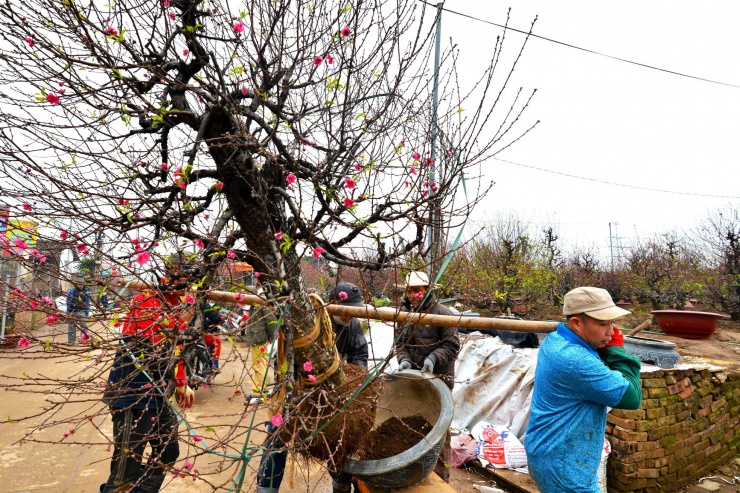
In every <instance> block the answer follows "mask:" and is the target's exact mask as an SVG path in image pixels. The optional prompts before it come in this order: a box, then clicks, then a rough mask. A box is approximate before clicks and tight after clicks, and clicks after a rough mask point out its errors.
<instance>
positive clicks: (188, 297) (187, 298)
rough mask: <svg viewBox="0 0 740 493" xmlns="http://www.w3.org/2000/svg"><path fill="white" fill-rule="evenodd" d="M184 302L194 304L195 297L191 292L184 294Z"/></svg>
mask: <svg viewBox="0 0 740 493" xmlns="http://www.w3.org/2000/svg"><path fill="white" fill-rule="evenodd" d="M185 304H186V305H194V304H195V297H193V295H192V294H186V295H185Z"/></svg>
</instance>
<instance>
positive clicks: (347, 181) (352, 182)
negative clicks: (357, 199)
mask: <svg viewBox="0 0 740 493" xmlns="http://www.w3.org/2000/svg"><path fill="white" fill-rule="evenodd" d="M356 186H357V184H356V183H355V180H353V179H352V178H345V179H344V188H347V189H349V190H352V189H353V188H355V187H356Z"/></svg>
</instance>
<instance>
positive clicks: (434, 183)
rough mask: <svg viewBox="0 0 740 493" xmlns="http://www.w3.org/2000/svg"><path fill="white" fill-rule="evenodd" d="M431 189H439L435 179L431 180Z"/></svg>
mask: <svg viewBox="0 0 740 493" xmlns="http://www.w3.org/2000/svg"><path fill="white" fill-rule="evenodd" d="M432 190H434V191H435V192H436V191H437V190H439V184H438V183H437V182H436V181H433V182H432Z"/></svg>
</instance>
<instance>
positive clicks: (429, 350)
mask: <svg viewBox="0 0 740 493" xmlns="http://www.w3.org/2000/svg"><path fill="white" fill-rule="evenodd" d="M401 309H402V310H404V311H414V312H419V313H429V314H431V315H453V313H452V312H451V311H450V309H449V308H447V307H446V306H444V305H442V304H441V303H438V302H437V300H436V299H435V297H434V294H433V292H432V286H431V284H430V282H429V277H428V276H427V275H426V274H425V273H424V272H410V273H409V274H408V275H407V276H406V298H405V299H404V304H403V306H402V307H401ZM395 340H396V344H395V349H396V358H397V359H398V369H399V370H408V369H411V368H415V369H420V370H422V371H425V372H427V373H432V374H433V375H434V376H436V377H439V378H440V379H441V380H442V381H443V382H444V383H445V384H446V385H447V386H448V387H449V388H450V390H452V388H453V387H454V385H455V360H456V359H457V354H458V353H459V352H460V339H459V337H458V335H457V328H456V327H441V326H436V325H420V324H413V323H408V324H402V323H397V324H396V330H395ZM451 438H452V437H451V435H450V432H449V430H448V431H447V438H446V439H445V442H444V444H443V445H442V452H441V453H440V456H439V460H437V464H436V465H435V466H434V472H435V473H437V475H438V476H439V477H440V478H442V479H443V480H445V481H447V482H449V479H450V472H449V469H448V468H449V467H450V466H449V463H450V456H451V449H450V440H451Z"/></svg>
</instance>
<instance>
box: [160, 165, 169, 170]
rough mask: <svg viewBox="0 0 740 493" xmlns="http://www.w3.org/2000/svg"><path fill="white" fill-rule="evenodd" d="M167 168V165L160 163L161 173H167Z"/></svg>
mask: <svg viewBox="0 0 740 493" xmlns="http://www.w3.org/2000/svg"><path fill="white" fill-rule="evenodd" d="M168 167H169V166H168V165H167V163H162V166H161V168H162V171H167V168H168Z"/></svg>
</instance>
